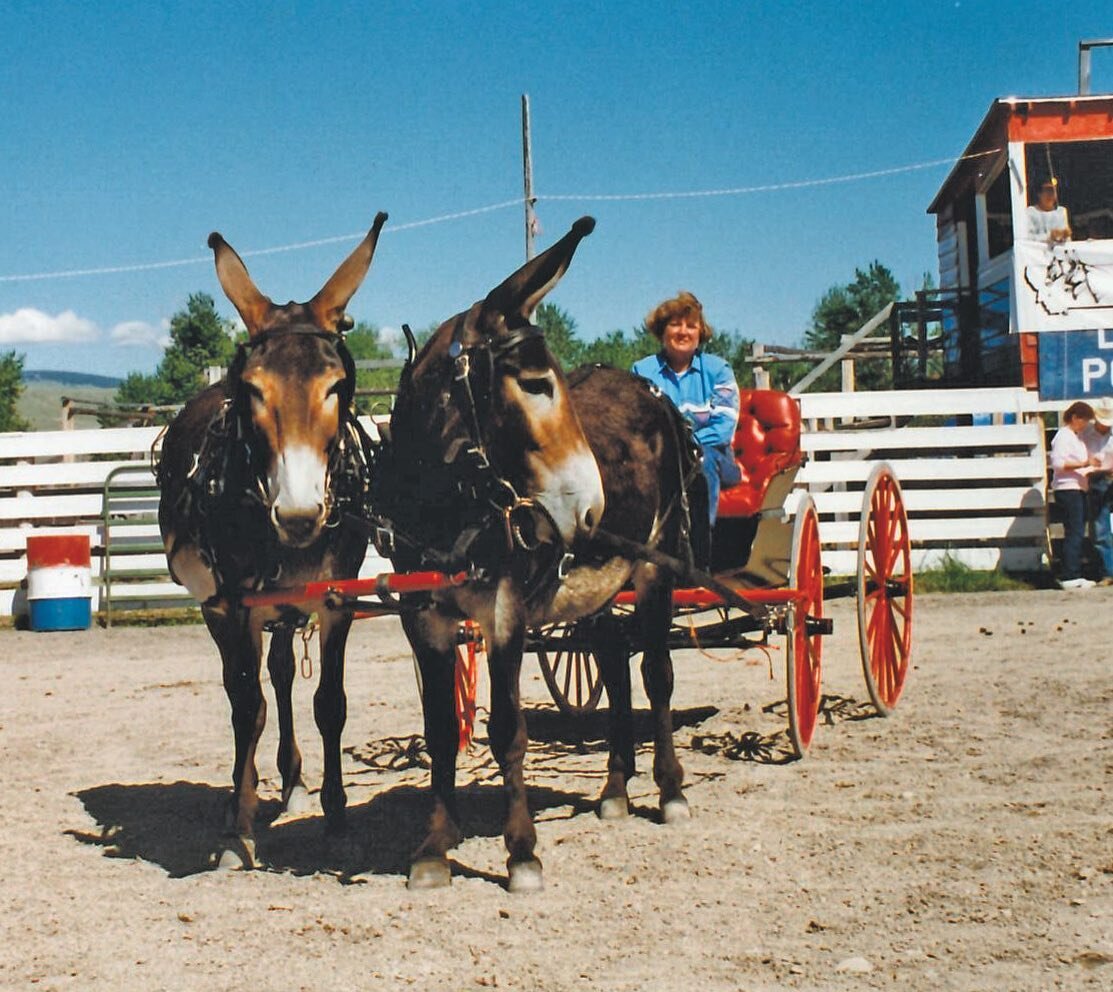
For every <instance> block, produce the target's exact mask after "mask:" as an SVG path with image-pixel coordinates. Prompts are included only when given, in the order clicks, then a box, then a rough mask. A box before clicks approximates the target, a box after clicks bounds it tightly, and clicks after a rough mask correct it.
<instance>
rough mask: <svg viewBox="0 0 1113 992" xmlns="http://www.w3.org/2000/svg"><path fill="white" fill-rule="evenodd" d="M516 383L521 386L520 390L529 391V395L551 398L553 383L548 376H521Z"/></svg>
mask: <svg viewBox="0 0 1113 992" xmlns="http://www.w3.org/2000/svg"><path fill="white" fill-rule="evenodd" d="M518 385H519V386H520V387H521V389H522V392H524V393H529V394H530V395H531V396H548V397H549V399H552V398H553V383H552V380H551V379H549V377H548V376H540V377H536V378H535V377H533V376H530V377H529V378H525V377H523V378H521V379H519V380H518Z"/></svg>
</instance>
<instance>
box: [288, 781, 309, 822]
mask: <svg viewBox="0 0 1113 992" xmlns="http://www.w3.org/2000/svg"><path fill="white" fill-rule="evenodd" d="M312 809H313V802H312V800H311V799H310V798H309V790H308V789H307V788H306V787H305V786H304V785H295V786H294V787H293V788H292V789H291V790H290V795H289V796H287V798H286V807H285V809H284V810H283V812H284V813H285V814H286V815H287V816H301V814H303V813H309V812H310V811H311V810H312Z"/></svg>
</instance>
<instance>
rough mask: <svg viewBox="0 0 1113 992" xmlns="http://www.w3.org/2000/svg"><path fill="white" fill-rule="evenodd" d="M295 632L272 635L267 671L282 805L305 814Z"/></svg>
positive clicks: (305, 796) (276, 632) (305, 793)
mask: <svg viewBox="0 0 1113 992" xmlns="http://www.w3.org/2000/svg"><path fill="white" fill-rule="evenodd" d="M293 640H294V632H293V630H290V629H287V628H285V627H280V628H278V629H277V630H275V632H274V633H273V634H271V645H270V650H269V651H268V652H267V669H268V671H269V672H270V676H271V685H272V686H274V698H275V703H276V705H277V707H278V771H279V772H280V773H281V775H282V806H283V809H285V811H286V812H287V813H301V812H304V811H305V809H306V808H307V806H308V801H309V795H308V793H307V792H306V789H305V781H304V780H303V779H302V774H301V751H300V750H299V748H298V742H297V739H296V738H295V736H294V711H293V700H292V698H291V697H292V694H293V688H294V647H293Z"/></svg>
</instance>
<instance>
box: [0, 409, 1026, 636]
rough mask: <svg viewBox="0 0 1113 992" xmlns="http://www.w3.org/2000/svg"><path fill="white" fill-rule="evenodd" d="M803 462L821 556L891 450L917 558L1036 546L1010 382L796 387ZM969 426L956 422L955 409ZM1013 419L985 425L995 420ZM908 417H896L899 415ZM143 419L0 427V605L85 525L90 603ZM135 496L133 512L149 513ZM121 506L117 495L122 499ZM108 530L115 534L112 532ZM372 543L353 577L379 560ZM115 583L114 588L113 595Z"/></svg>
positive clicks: (151, 437) (848, 526) (997, 561)
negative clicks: (883, 423) (109, 485)
mask: <svg viewBox="0 0 1113 992" xmlns="http://www.w3.org/2000/svg"><path fill="white" fill-rule="evenodd" d="M800 404H801V414H802V417H803V420H804V427H805V430H804V433H803V440H802V443H803V446H804V450H805V451H806V452H807V455H808V462H807V464H806V465H805V466H804V468H803V469H802V470H801V472H800V474H799V476H798V477H797V480H798V482H799V483H801V484H802V485H804V486H806V487H807V489H808V490H809V491H810V492H811V493H812V495H813V497H814V499H815V501H816V506H817V508H818V510H819V513H820V538H821V540H822V542H823V545H824V555H823V559H824V564H825V565H827V566H829V567H830V569H831V570H832V572H834V573H836V574H848V573H850V572H852V571H853V568H854V557H855V551H856V545H857V537H858V518H859V511H860V507H861V500H862V495H861V493H862V488H863V485H864V483H865V481H866V479H867V477H868V476H869V473H870V471H871V469H872V468H873V465H874V464H876V463H877V462H878V461H881V460H884V461H888V462H889V463H890V464H891V465H892V466H893V467H894V469H895V470H896V473H897V476H898V478H899V479H900V480H901V484H902V487H903V489H904V494H905V500H906V503H907V506H908V510H909V515H910V531H911V536H912V542H913V551H914V559H915V561H914V565H915V567H917V568H924V567H931V566H932V565H933V564H937V563H938V562H939V561H940V560H941V559H942V557H943V556H944V555H945V554H950V555H952V556H953V557H955V558H958V559H959V560H961V561H964V562H966V563H968V564H970V565H971V566H973V567H978V568H994V567H997V566H1001V567H1004V568H1009V569H1031V568H1038V567H1039V566H1040V563H1041V558H1042V556H1043V554H1044V550H1045V546H1046V503H1045V492H1046V481H1047V480H1046V467H1045V466H1046V454H1045V450H1044V435H1043V428H1042V424H1041V423H1040V422H1039V421H1038V419H1037V418H1036V417H1035V415H1034V410H1035V409H1036V406H1035V398H1034V397H1033V396H1032V394H1030V393H1026V392H1025V391H1024V390H1021V389H986V390H932V391H922V392H920V391H902V392H891V393H849V394H848V393H816V394H805V395H803V396H801V397H800ZM971 415H980V416H978V417H976V418H974V419H975V420H976V421H978V423H977V425H969V426H960V423H961V421H962V420H963V419H965V420H966V421H970V420H971ZM1006 416H1007V417H1008V418H1009V419H1012V420H1014V421H1015V422H1014V423H989V422H987V423H982V422H981V421H983V420H994V419H995V420H1002V419H1004V418H1005V417H1006ZM862 417H875V418H876V417H888V418H890V419H891V423H892V426H889V427H885V428H881V429H876V428H873V429H867V430H847V429H838V430H833V429H826V428H830V427H833V426H834V425H836V424H839V425H841V423H842V422H843V421H845V420H846V419H847V418H862ZM908 418H913V419H912V420H911V422H910V423H907V424H905V426H897V425H898V424H901V423H904V422H905V421H906V420H908ZM158 434H159V429H158V428H153V427H133V428H112V429H106V430H77V431H55V432H33V433H21V434H0V615H8V614H11V612H12V611H13V600H14V599H15V597H16V595H17V592H18V586H19V584H20V582H21V581H22V580H23V578H24V577H25V576H26V573H27V558H26V539H27V536H28V535H29V534H48V533H51V532H54V531H56V532H65V533H74V532H77V533H85V534H88V535H89V538H90V542H91V545H92V550H93V573H94V579H95V580H96V584H95V588H94V603H93V607H94V609H97V608H100V606H101V595H102V588H101V585H100V582H99V580H100V578H101V576H102V573H103V564H104V549H105V534H104V525H103V523H102V520H101V515H102V511H103V487H104V480H105V479H106V478H107V476H108V474H109V472H111V471H112V470H113V469H115V468H117V467H119V466H121V465H129V466H135V467H136V468H137V469H138V471H137V472H134V473H131V472H129V473H127V484H129V485H133V486H139V487H143V488H150V487H151V486H152V485H153V481H154V480H153V477H152V476H151V475H150V472H149V470H148V469H147V467H146V466H148V465H149V463H150V450H151V446H152V444H153V443H154V442H155V440H156V438H157V437H158ZM153 505H154V502H153V500H151V499H150V498H149V497H147V498H137V499H136V500H135V501H134V503H133V504H132V505H131V506H130V512H133V513H141V514H148V515H149V514H150V512H151V510H152V509H153ZM124 507H125V510H127V509H128V505H127V504H124ZM113 533H114V537H113V541H114V542H115V541H116V536H115V535H116V532H115V530H114V531H113ZM127 538H128V539H129V540H134V541H135V542H136V544H137V545H138V546H141V545H142V544H144V543H147V544H149V543H150V542H151V541H155V540H157V539H158V533H157V527H155V526H153V525H152V524H145V525H139V526H133V527H130V528H128V529H127ZM113 556H114V564H113V569H114V570H115V569H117V568H121V567H123V568H126V569H128V570H132V569H134V570H137V571H142V570H144V569H159V570H161V569H163V568H164V566H165V560H164V558H163V557H162V555H161V554H158V553H157V552H151V551H148V550H144V551H142V552H139V551H137V553H135V554H133V555H130V556H128V557H127V559H126V562H124V563H121V560H120V559H119V557H118V552H117V551H116V550H113ZM388 567H389V566H388V564H387V563H386V562H384V561H383V560H382V559H381V558H379V557H378V556H377V555H376V554H375V553H374V552H373V551H372V552H371V553H370V554H369V556H368V558H367V560H366V561H365V562H364V566H363V568H362V569H361V573H360V574H361V575H372V574H375V573H376V572H379V571H383V570H386V569H387V568H388ZM137 595H138V596H140V597H143V596H147V597H150V598H151V599H160V598H162V597H164V596H167V595H170V596H178V597H180V598H181V600H182V601H183V602H184V601H187V600H188V597H187V596H186V594H185V593H184V591H183V590H182V589H181V588H180V587H178V586H176V585H174V584H173V583H172V582H171V581H170V580H169V577H168V576H166V575H161V576H157V577H155V578H153V579H151V580H150V581H146V580H144V581H142V582H140V583H138V584H136V583H132V584H130V585H129V587H128V589H127V596H128V597H129V598H131V597H134V596H137ZM115 596H116V592H115V591H114V593H113V598H114V599H115Z"/></svg>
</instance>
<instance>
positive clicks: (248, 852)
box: [216, 837, 256, 871]
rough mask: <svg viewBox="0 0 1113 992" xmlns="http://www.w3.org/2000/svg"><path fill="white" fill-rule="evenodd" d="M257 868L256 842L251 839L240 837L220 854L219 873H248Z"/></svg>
mask: <svg viewBox="0 0 1113 992" xmlns="http://www.w3.org/2000/svg"><path fill="white" fill-rule="evenodd" d="M255 866H256V861H255V841H254V840H253V839H252V838H250V837H238V838H236V840H234V841H231V842H230V845H229V846H228V847H225V848H224V850H223V851H221V852H220V857H219V858H218V859H217V862H216V867H217V870H218V871H248V870H249V869H251V868H254V867H255Z"/></svg>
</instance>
